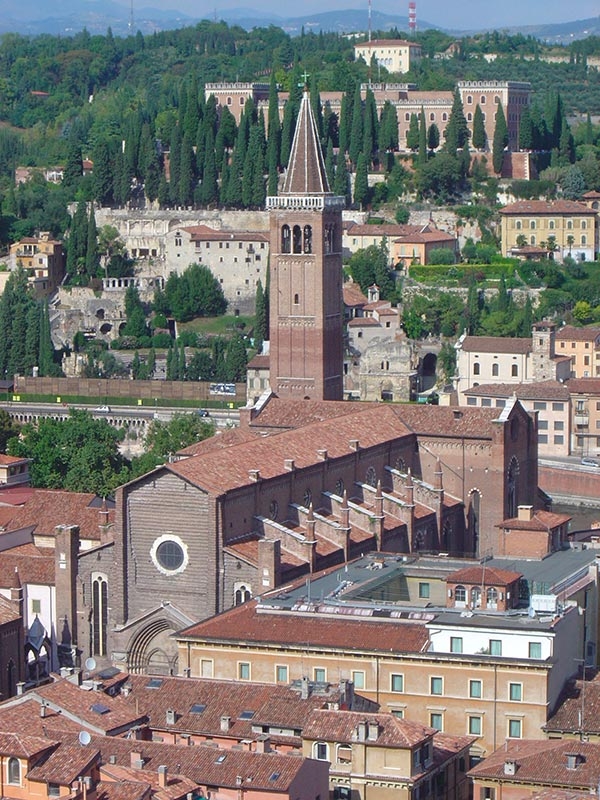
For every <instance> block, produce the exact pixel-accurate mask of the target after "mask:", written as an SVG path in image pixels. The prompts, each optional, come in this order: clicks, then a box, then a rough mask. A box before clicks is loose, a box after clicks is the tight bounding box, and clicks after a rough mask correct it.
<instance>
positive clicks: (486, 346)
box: [460, 336, 532, 354]
mask: <svg viewBox="0 0 600 800" xmlns="http://www.w3.org/2000/svg"><path fill="white" fill-rule="evenodd" d="M460 347H461V350H464V352H465V353H515V354H517V353H523V354H527V353H531V347H532V345H531V337H528V338H527V339H525V338H517V337H514V338H510V337H508V336H465V338H464V339H463V341H462V343H461V346H460Z"/></svg>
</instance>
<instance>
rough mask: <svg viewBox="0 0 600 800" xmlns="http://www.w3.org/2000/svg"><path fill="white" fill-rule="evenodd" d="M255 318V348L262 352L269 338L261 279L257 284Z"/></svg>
mask: <svg viewBox="0 0 600 800" xmlns="http://www.w3.org/2000/svg"><path fill="white" fill-rule="evenodd" d="M254 307H255V317H254V346H255V348H256V349H257V350H258V352H260V350H261V348H262V343H263V342H264V340H265V339H266V338H267V303H266V298H265V290H264V289H263V285H262V283H261V280H260V278H259V279H258V281H257V283H256V297H255V303H254Z"/></svg>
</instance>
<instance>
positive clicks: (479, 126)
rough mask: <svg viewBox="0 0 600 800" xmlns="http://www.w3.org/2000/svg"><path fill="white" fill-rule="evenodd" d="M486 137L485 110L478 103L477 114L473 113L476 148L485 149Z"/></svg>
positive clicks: (474, 145)
mask: <svg viewBox="0 0 600 800" xmlns="http://www.w3.org/2000/svg"><path fill="white" fill-rule="evenodd" d="M486 139H487V136H486V134H485V122H484V119H483V112H482V110H481V106H480V105H479V103H477V105H476V106H475V114H474V115H473V147H474V148H475V149H476V150H484V149H485V143H486Z"/></svg>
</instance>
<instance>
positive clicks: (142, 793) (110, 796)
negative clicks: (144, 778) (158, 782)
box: [96, 780, 150, 800]
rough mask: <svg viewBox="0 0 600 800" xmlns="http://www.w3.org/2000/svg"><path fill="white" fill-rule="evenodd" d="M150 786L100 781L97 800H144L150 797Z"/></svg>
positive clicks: (129, 782)
mask: <svg viewBox="0 0 600 800" xmlns="http://www.w3.org/2000/svg"><path fill="white" fill-rule="evenodd" d="M149 792H150V784H149V783H140V782H139V781H127V780H120V781H118V782H117V781H114V780H113V781H110V780H106V781H99V782H98V784H97V785H96V800H144V799H145V798H146V797H149Z"/></svg>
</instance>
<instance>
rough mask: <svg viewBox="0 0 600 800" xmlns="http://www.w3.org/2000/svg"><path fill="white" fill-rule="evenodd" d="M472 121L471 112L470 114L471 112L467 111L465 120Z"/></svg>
mask: <svg viewBox="0 0 600 800" xmlns="http://www.w3.org/2000/svg"><path fill="white" fill-rule="evenodd" d="M472 121H473V114H471V112H470V111H469V113H468V114H467V122H472Z"/></svg>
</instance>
